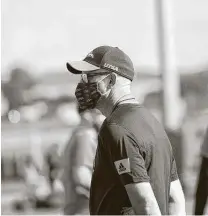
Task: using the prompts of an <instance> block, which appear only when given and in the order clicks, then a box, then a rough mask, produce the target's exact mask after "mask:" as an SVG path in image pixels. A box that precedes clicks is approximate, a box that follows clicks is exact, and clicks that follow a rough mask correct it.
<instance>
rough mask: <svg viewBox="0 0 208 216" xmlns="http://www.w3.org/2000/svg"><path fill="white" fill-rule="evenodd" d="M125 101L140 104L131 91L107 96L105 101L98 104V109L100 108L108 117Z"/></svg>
mask: <svg viewBox="0 0 208 216" xmlns="http://www.w3.org/2000/svg"><path fill="white" fill-rule="evenodd" d="M124 103H132V104H138V102H137V101H136V99H135V98H134V96H133V95H132V94H131V93H130V92H129V93H126V94H123V95H117V96H115V95H114V97H110V98H109V99H108V98H107V99H106V100H105V101H104V100H103V101H102V103H101V104H99V105H98V106H97V109H99V110H100V112H101V113H102V114H103V115H104V116H105V117H108V116H110V115H111V113H112V112H113V110H114V109H115V108H116V106H118V105H120V104H124Z"/></svg>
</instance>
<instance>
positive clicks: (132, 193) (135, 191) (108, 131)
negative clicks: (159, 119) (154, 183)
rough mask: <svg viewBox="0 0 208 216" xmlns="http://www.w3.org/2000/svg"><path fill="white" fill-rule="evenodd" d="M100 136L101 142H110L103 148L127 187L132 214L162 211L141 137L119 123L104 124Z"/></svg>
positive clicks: (156, 213)
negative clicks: (152, 185)
mask: <svg viewBox="0 0 208 216" xmlns="http://www.w3.org/2000/svg"><path fill="white" fill-rule="evenodd" d="M101 140H102V144H103V145H105V143H109V142H111V145H106V148H108V151H109V155H110V157H111V160H112V162H113V163H114V165H115V169H116V172H117V173H118V175H119V178H120V180H121V183H122V184H123V185H124V187H125V189H126V191H127V194H128V196H129V199H130V202H131V206H132V208H133V210H134V214H136V215H139V214H142V215H145V214H148V215H161V212H160V209H159V206H158V203H157V200H156V198H155V195H154V193H153V190H152V187H151V185H150V183H149V182H150V178H149V176H148V174H147V170H146V167H145V161H144V157H143V153H142V150H141V149H140V147H141V145H140V141H138V140H136V139H135V138H134V136H133V135H132V134H131V133H130V132H128V131H127V130H126V129H124V128H122V127H120V126H118V125H110V126H109V127H108V128H105V136H103V137H101ZM141 148H142V147H141Z"/></svg>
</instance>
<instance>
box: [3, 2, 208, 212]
mask: <svg viewBox="0 0 208 216" xmlns="http://www.w3.org/2000/svg"><path fill="white" fill-rule="evenodd" d="M171 3H172V7H171V10H172V14H171V21H172V33H173V35H172V36H173V37H174V52H173V53H172V55H173V56H172V57H173V58H174V59H175V65H174V68H175V71H177V73H178V74H179V78H180V80H179V82H180V83H179V88H180V89H179V90H180V101H181V104H180V115H181V117H180V126H179V131H180V132H174V135H173V136H174V138H173V140H175V141H173V142H177V143H179V144H176V146H178V145H180V150H181V151H180V152H182V153H181V155H179V156H178V155H176V158H179V159H178V161H179V162H178V163H179V164H182V165H181V166H182V167H183V169H182V173H183V175H182V177H183V181H184V184H185V188H186V190H187V191H188V192H187V213H188V214H192V213H193V196H194V192H195V182H196V176H197V173H198V167H199V163H200V154H199V153H200V145H201V142H202V140H203V136H204V132H205V128H206V127H207V124H208V51H207V48H208V40H207V38H208V13H207V8H208V1H207V0H200V1H196V0H183V1H181V0H174V1H173V0H172V1H171ZM156 4H157V0H131V1H124V0H122V1H121V0H114V1H110V0H106V1H96V0H88V1H85V0H76V1H75V0H18V1H17V0H2V1H1V19H2V22H1V45H2V48H1V54H2V55H1V79H2V80H1V132H2V137H1V149H2V152H1V176H2V179H1V180H2V183H1V186H2V191H1V195H2V197H1V199H2V203H1V206H2V213H3V214H15V213H17V212H21V211H20V210H19V211H17V209H15V208H14V205H13V204H14V200H19V199H20V197H23V196H24V192H23V191H24V190H22V188H24V185H23V183H22V180H21V158H23V156H26V155H32V157H33V158H34V159H35V160H36V161H37V164H38V166H39V167H40V168H41V167H43V166H44V157H43V155H44V152H46V151H47V148H48V147H49V146H51V145H52V144H54V143H56V144H58V146H59V149H58V153H59V155H61V154H62V150H63V147H64V146H65V144H66V142H67V140H68V139H69V138H70V136H71V133H72V131H73V129H74V127H75V126H76V125H78V123H79V121H80V118H79V115H78V113H77V111H76V103H75V97H74V90H75V87H76V83H77V81H78V79H79V78H78V77H76V76H74V75H71V74H69V73H68V72H67V70H66V68H65V63H66V62H67V61H68V60H79V59H82V58H84V57H85V55H86V54H87V53H89V51H91V50H92V49H93V48H95V47H96V46H100V45H111V46H118V47H119V48H121V49H122V50H123V51H125V52H126V53H127V54H128V55H129V56H130V57H131V59H132V61H133V62H134V66H135V71H136V74H135V80H134V82H133V86H132V91H133V93H134V94H135V96H136V98H137V99H138V100H139V101H140V102H141V103H143V104H144V105H145V106H146V107H147V108H148V109H150V110H151V112H152V113H153V114H154V115H155V116H156V117H157V118H158V119H159V120H160V121H161V122H163V121H162V115H163V99H162V90H163V84H162V80H161V70H160V65H159V63H160V60H159V56H158V55H159V52H158V43H159V42H158V33H157V31H158V29H157V27H158V26H157V22H156V20H157V19H156V13H157V11H156ZM173 91H174V89H173ZM163 123H164V122H163ZM184 152H185V154H184ZM62 192H63V191H62V190H61V189H60V188H59V187H58V186H57V197H58V198H57V199H56V201H54V202H57V203H58V204H57V205H56V207H54V208H52V209H50V208H47V209H35V210H29V211H28V212H21V214H26V213H27V214H36V213H37V214H56V213H57V214H60V213H61V212H62V203H61V202H60V200H61V197H62ZM57 200H58V201H57Z"/></svg>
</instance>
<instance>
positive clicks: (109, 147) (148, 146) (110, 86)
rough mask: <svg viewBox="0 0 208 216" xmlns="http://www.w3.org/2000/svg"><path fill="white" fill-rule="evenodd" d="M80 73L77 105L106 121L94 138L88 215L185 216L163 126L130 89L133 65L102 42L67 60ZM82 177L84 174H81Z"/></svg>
mask: <svg viewBox="0 0 208 216" xmlns="http://www.w3.org/2000/svg"><path fill="white" fill-rule="evenodd" d="M67 69H68V70H69V71H70V72H72V73H74V74H80V75H81V79H80V82H79V83H78V85H77V88H76V91H75V95H76V98H77V101H78V103H79V107H80V109H82V110H83V111H84V110H87V109H93V108H97V109H99V110H100V111H101V113H102V114H103V115H105V116H106V120H105V122H104V123H103V125H102V128H101V130H100V132H99V136H98V147H97V151H96V156H95V163H94V171H93V175H92V182H91V190H90V213H91V214H92V215H94V214H102V215H109V214H110V215H121V214H124V215H126V214H136V215H139V214H143V215H145V214H148V215H161V214H165V215H167V214H169V210H170V209H169V198H172V201H173V203H174V210H175V211H174V212H171V213H173V214H176V215H184V214H186V213H185V198H184V194H183V191H182V187H181V184H180V181H179V179H178V175H177V168H176V163H175V159H174V155H173V151H172V148H171V144H170V142H169V139H168V137H167V135H166V133H165V130H164V129H163V127H162V126H161V124H160V123H159V122H158V121H157V120H156V119H155V118H154V117H153V115H152V114H151V113H150V112H149V111H148V110H147V109H145V108H144V107H143V106H142V105H140V104H139V103H138V102H137V101H136V100H135V98H134V97H133V96H132V93H131V82H132V80H133V77H134V68H133V63H132V61H131V59H130V58H129V57H128V56H127V55H126V54H125V53H124V52H123V51H121V50H120V49H119V48H117V47H110V46H101V47H97V48H95V49H94V50H93V51H91V52H90V53H89V54H88V55H87V57H86V58H85V59H84V60H83V61H79V62H70V63H67ZM83 176H85V175H83Z"/></svg>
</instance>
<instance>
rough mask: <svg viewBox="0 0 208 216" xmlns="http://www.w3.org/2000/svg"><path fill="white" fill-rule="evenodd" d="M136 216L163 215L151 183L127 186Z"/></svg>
mask: <svg viewBox="0 0 208 216" xmlns="http://www.w3.org/2000/svg"><path fill="white" fill-rule="evenodd" d="M125 188H126V191H127V194H128V196H129V199H130V201H131V204H132V207H133V209H134V212H135V214H137V215H161V212H160V209H159V206H158V203H157V200H156V198H155V195H154V193H153V190H152V187H151V185H150V183H149V182H142V183H133V184H127V185H125Z"/></svg>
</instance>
